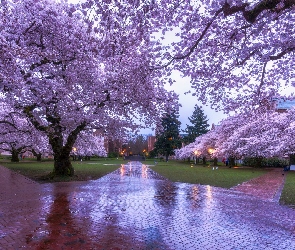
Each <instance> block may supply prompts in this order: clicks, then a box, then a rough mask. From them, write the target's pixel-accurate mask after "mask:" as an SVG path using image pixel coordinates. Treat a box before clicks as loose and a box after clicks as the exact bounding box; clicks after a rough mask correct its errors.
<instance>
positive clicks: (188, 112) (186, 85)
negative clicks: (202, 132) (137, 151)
mask: <svg viewBox="0 0 295 250" xmlns="http://www.w3.org/2000/svg"><path fill="white" fill-rule="evenodd" d="M172 77H173V79H174V80H175V81H176V83H174V84H173V85H172V86H170V85H169V84H167V86H166V89H167V90H174V92H175V93H177V94H178V95H179V102H180V103H181V105H182V107H180V109H179V121H180V122H181V129H182V130H184V129H185V128H186V124H189V125H190V122H189V120H188V117H190V116H192V114H193V111H194V106H195V104H198V105H199V106H202V109H203V110H204V114H205V115H206V116H207V118H208V120H209V121H208V123H209V125H210V128H211V125H212V123H214V124H218V123H219V122H220V121H221V120H222V119H224V118H226V117H227V116H226V115H225V114H223V113H222V112H216V111H214V110H212V109H211V108H210V107H208V106H204V105H202V104H201V102H199V101H198V98H197V97H195V96H192V95H191V94H184V93H185V92H187V91H189V90H191V84H190V82H189V78H182V77H181V76H180V73H178V72H174V74H173V76H172ZM140 133H142V134H153V135H154V133H155V132H154V131H153V130H151V129H142V130H141V131H140Z"/></svg>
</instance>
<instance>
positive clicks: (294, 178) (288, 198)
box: [280, 171, 295, 207]
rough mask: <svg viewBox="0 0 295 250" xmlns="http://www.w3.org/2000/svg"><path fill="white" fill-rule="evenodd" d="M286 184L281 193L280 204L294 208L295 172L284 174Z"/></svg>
mask: <svg viewBox="0 0 295 250" xmlns="http://www.w3.org/2000/svg"><path fill="white" fill-rule="evenodd" d="M286 175H287V176H286V182H285V186H284V189H283V191H282V195H281V199H280V202H281V204H285V205H292V206H293V207H295V171H288V172H286Z"/></svg>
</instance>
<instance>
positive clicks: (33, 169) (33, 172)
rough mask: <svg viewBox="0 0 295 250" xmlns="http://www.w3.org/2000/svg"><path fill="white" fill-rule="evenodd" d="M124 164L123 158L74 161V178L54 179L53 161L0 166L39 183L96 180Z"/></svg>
mask: <svg viewBox="0 0 295 250" xmlns="http://www.w3.org/2000/svg"><path fill="white" fill-rule="evenodd" d="M122 163H124V161H123V159H122V158H119V159H109V158H107V159H103V158H94V159H91V160H90V161H82V162H81V161H73V162H72V164H73V167H74V169H75V175H74V176H72V177H54V178H52V175H51V172H52V170H53V160H44V161H41V162H37V161H36V160H30V159H25V160H22V161H20V162H16V163H15V162H9V161H5V160H4V161H0V165H2V166H5V167H7V168H9V169H11V170H14V171H16V172H18V173H20V174H22V175H24V176H27V177H28V178H30V179H33V180H35V181H39V182H57V181H85V180H95V179H98V178H100V177H102V176H104V175H106V174H108V173H110V172H113V171H114V170H116V169H118V168H119V167H120V166H121V164H122Z"/></svg>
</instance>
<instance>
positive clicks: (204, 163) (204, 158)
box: [202, 157, 206, 165]
mask: <svg viewBox="0 0 295 250" xmlns="http://www.w3.org/2000/svg"><path fill="white" fill-rule="evenodd" d="M202 161H203V165H206V157H203V158H202Z"/></svg>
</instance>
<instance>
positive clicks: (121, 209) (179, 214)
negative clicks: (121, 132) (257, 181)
mask: <svg viewBox="0 0 295 250" xmlns="http://www.w3.org/2000/svg"><path fill="white" fill-rule="evenodd" d="M0 171H1V175H2V180H1V182H2V183H0V187H1V188H2V186H6V188H5V190H3V189H2V190H1V191H0V198H1V204H0V226H1V227H0V248H1V249H19V248H24V249H177V250H178V249H295V210H292V209H290V208H288V207H285V206H280V205H278V203H277V202H273V201H267V200H262V199H258V198H256V197H253V196H249V195H246V194H243V193H241V192H237V191H235V190H226V189H221V188H216V187H211V186H201V185H192V184H185V183H173V182H170V181H168V180H167V179H165V178H164V177H162V176H160V175H158V174H157V173H155V172H153V171H152V170H151V169H150V168H149V167H147V166H146V165H142V164H141V163H139V162H131V163H128V164H126V165H122V166H121V167H120V168H119V169H118V170H116V171H115V172H113V173H111V174H108V175H106V176H104V177H102V178H100V179H98V180H95V181H88V182H72V183H54V184H42V185H40V184H37V183H34V182H31V181H29V180H26V179H24V178H23V177H22V176H19V175H17V174H14V173H13V174H11V173H12V172H10V171H8V170H5V169H4V168H3V169H2V167H1V168H0ZM11 175H12V176H11Z"/></svg>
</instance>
